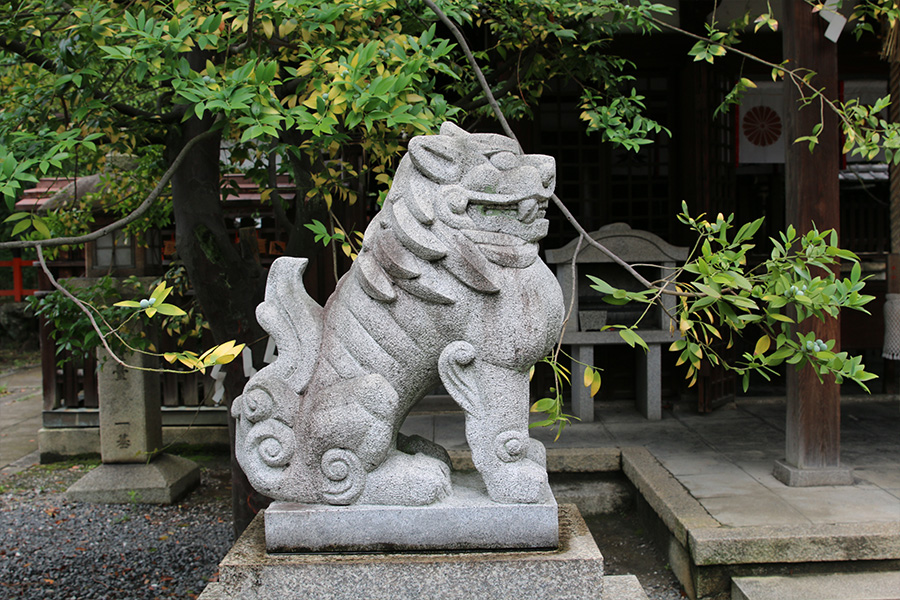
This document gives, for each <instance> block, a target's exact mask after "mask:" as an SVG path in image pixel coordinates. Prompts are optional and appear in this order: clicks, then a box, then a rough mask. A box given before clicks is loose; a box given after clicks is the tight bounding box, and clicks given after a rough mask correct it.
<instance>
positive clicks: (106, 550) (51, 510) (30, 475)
mask: <svg viewBox="0 0 900 600" xmlns="http://www.w3.org/2000/svg"><path fill="white" fill-rule="evenodd" d="M192 458H195V459H197V458H198V457H192ZM198 462H200V464H201V467H203V468H202V478H203V480H202V485H201V487H200V488H199V489H198V490H197V491H195V492H193V493H191V494H190V495H188V496H187V497H186V498H185V499H184V500H183V501H182V502H181V503H180V504H176V505H173V506H168V507H163V506H154V505H149V504H127V505H101V504H82V503H74V502H69V501H68V500H66V499H65V496H64V495H63V492H64V491H65V489H66V488H67V487H68V486H69V485H71V484H72V483H74V482H75V481H77V480H78V478H80V477H81V476H82V475H84V473H85V472H86V471H87V470H89V469H90V468H92V466H94V465H91V464H87V465H85V464H83V463H79V464H56V465H48V466H36V467H31V468H30V469H28V470H26V471H23V472H22V473H19V474H16V475H12V476H9V477H6V478H4V479H0V598H10V599H12V598H16V599H22V600H32V599H33V600H55V599H58V600H69V599H72V600H89V599H94V598H97V599H101V598H102V599H104V600H116V599H123V600H124V599H128V600H141V599H148V600H152V599H156V598H195V597H196V596H198V595H199V594H200V592H201V591H203V588H204V587H205V586H206V584H207V582H208V581H210V579H211V578H214V577H215V576H216V574H217V571H218V567H217V565H218V562H219V561H220V560H221V559H222V557H223V556H224V555H225V553H226V552H227V551H228V549H229V548H230V547H231V544H232V530H231V515H230V491H229V488H228V482H229V480H230V474H229V472H228V468H227V461H222V460H221V459H217V460H212V461H210V460H207V461H203V460H198Z"/></svg>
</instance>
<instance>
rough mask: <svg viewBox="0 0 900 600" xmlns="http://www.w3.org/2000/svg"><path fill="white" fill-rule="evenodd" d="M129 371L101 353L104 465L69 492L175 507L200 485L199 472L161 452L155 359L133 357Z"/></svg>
mask: <svg viewBox="0 0 900 600" xmlns="http://www.w3.org/2000/svg"><path fill="white" fill-rule="evenodd" d="M123 360H124V362H126V363H127V364H129V365H133V366H135V367H140V368H136V369H130V368H126V367H125V366H123V365H121V364H119V363H118V362H116V361H114V360H112V359H111V358H110V357H109V356H108V354H106V352H105V351H103V350H101V351H100V352H99V361H98V362H99V363H100V368H99V371H98V373H97V387H98V392H99V396H100V457H101V460H102V461H103V464H101V465H100V466H99V467H97V468H96V469H94V470H93V471H91V472H90V473H88V474H87V475H86V476H85V477H83V478H81V479H80V480H79V481H77V482H76V483H75V484H74V485H73V486H72V487H70V488H69V490H68V491H67V492H66V493H67V495H68V497H69V498H71V499H73V500H80V501H84V502H110V503H116V502H144V503H150V504H171V503H172V502H174V501H176V500H177V499H178V498H180V497H181V496H182V495H184V494H185V493H186V492H188V491H190V490H191V489H192V488H194V487H195V486H196V485H197V484H198V483H199V482H200V469H199V468H198V467H197V465H196V464H195V463H194V462H193V461H190V460H188V459H185V458H181V457H178V456H172V455H169V454H161V449H162V413H161V410H160V381H159V374H158V373H155V372H153V371H151V370H142V369H141V368H147V369H150V368H152V367H153V366H155V365H154V364H153V359H152V358H151V357H149V356H147V355H144V354H140V353H132V354H128V355H126V356H125V357H124V359H123Z"/></svg>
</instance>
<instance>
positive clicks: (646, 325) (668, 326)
mask: <svg viewBox="0 0 900 600" xmlns="http://www.w3.org/2000/svg"><path fill="white" fill-rule="evenodd" d="M590 235H591V237H592V238H593V239H594V240H596V241H597V242H599V243H600V244H602V245H603V246H605V247H606V248H608V249H609V250H610V251H611V252H613V253H614V254H616V255H617V256H619V257H620V258H622V259H623V260H625V261H626V262H628V263H629V264H631V265H640V266H639V267H638V271H639V272H641V274H642V275H643V276H644V277H646V278H647V279H649V280H650V281H655V280H657V279H660V278H661V277H664V276H665V275H667V274H670V273H671V272H672V269H674V268H675V266H676V264H680V263H683V262H684V261H685V260H686V259H687V256H688V248H684V247H677V246H673V245H671V244H669V243H668V242H666V241H664V240H663V239H662V238H660V237H659V236H657V235H654V234H652V233H650V232H647V231H640V230H635V229H632V228H631V227H630V226H628V225H627V224H625V223H613V224H610V225H606V226H605V227H601V228H600V229H598V230H597V231H594V232H592V233H591V234H590ZM577 247H578V239H577V238H576V239H574V240H572V241H571V242H569V243H568V244H566V245H565V246H563V247H562V248H557V249H555V250H547V252H546V256H547V264H548V265H551V267H552V268H554V269H555V270H556V276H557V279H558V280H559V284H560V286H561V287H562V291H563V297H564V298H565V302H566V309H568V307H569V305H570V303H572V315H571V316H570V317H569V321H568V324H567V326H566V330H565V333H564V334H563V344H564V345H568V346H571V349H572V350H571V351H572V358H573V359H574V360H573V362H572V411H573V413H574V415H575V416H576V417H578V418H579V419H581V420H582V421H593V420H594V399H593V398H592V397H591V395H590V390H589V389H588V388H586V387H584V386H583V385H582V383H581V382H582V380H583V377H584V369H585V365H593V362H594V346H598V345H606V344H624V343H625V342H624V341H623V340H622V338H621V337H620V336H619V333H618V331H616V330H607V331H602V330H601V329H602V327H603V326H604V324H605V325H614V324H622V325H633V324H634V322H635V321H636V320H637V318H638V316H639V315H640V313H641V312H643V309H644V308H645V305H634V303H630V304H628V305H626V306H624V307H618V306H613V305H609V304H605V303H603V301H602V294H600V293H599V292H597V291H596V290H594V289H593V288H591V287H590V283H591V281H590V280H589V279H588V278H587V277H586V275H594V276H595V277H599V278H601V279H603V280H604V281H606V282H607V283H609V284H610V285H612V286H614V287H618V288H623V289H628V290H631V291H639V290H640V289H642V288H641V286H640V284H639V283H638V282H637V280H636V279H634V277H633V276H632V275H631V274H629V273H628V272H627V271H625V269H623V268H622V267H621V266H619V265H617V264H616V263H614V262H613V261H612V259H611V258H609V257H608V256H607V255H606V254H604V253H602V252H601V251H600V250H598V249H597V248H595V247H593V246H590V245H588V244H587V243H586V242H582V244H581V249H580V250H579V252H578V256H577V257H575V259H574V260H573V257H574V255H575V249H576V248H577ZM573 282H574V289H575V291H576V293H575V297H574V302H573V298H572V291H573ZM633 305H634V306H633ZM662 305H663V307H664V308H665V310H664V308H661V307H654V308H651V310H650V312H649V313H648V314H647V315H646V316H645V317H644V318H643V319H642V321H641V323H640V324H639V325H638V333H639V334H640V336H641V338H643V340H644V341H645V342H647V346H648V348H649V351H648V352H646V353H644V352H642V351H640V350H639V351H638V354H637V365H636V369H637V381H636V391H637V393H636V398H635V403H636V405H637V408H638V410H639V411H640V412H641V413H642V414H643V415H644V416H645V417H646V418H647V419H650V420H658V419H661V418H662V401H661V400H662V384H661V372H662V369H661V354H662V352H661V346H663V345H665V346H666V347H668V346H669V345H670V344H671V343H672V342H673V341H675V340H676V339H678V337H679V336H680V334H679V332H678V327H677V325H676V324H675V323H674V322H673V321H672V319H670V318H669V316H668V315H667V314H666V310H668V311H669V312H670V313H671V312H672V310H673V309H674V308H675V297H674V296H663V297H662ZM601 366H602V365H601Z"/></svg>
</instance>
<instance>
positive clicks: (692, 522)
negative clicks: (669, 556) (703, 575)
mask: <svg viewBox="0 0 900 600" xmlns="http://www.w3.org/2000/svg"><path fill="white" fill-rule="evenodd" d="M622 471H624V473H625V476H626V477H628V479H629V480H630V481H631V483H632V484H634V487H636V488H637V490H638V492H639V493H640V494H641V496H643V498H644V500H646V502H647V504H649V505H650V507H651V508H652V509H653V510H654V512H656V514H657V515H658V516H659V518H660V519H661V520H662V522H663V523H664V524H665V525H666V527H667V528H668V529H669V531H671V532H672V535H673V536H675V539H677V540H678V541H679V542H680V543H681V544H682V545H683V546H685V547H687V545H688V533H689V531H691V530H693V529H698V528H699V529H706V528H716V527H719V526H720V524H719V522H718V521H716V520H715V519H714V518H712V517H711V516H710V514H709V513H708V512H706V509H705V508H703V505H702V504H700V502H698V501H697V500H696V499H695V498H694V497H693V496H691V495H690V494H689V493H688V491H687V490H686V489H685V488H684V486H683V485H681V483H679V482H678V480H677V479H675V477H674V476H672V474H671V473H669V471H667V470H666V468H665V467H663V466H662V465H661V464H660V463H659V461H658V460H656V457H654V456H653V454H651V453H650V451H649V450H647V449H646V448H643V447H626V448H622Z"/></svg>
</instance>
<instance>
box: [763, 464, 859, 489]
mask: <svg viewBox="0 0 900 600" xmlns="http://www.w3.org/2000/svg"><path fill="white" fill-rule="evenodd" d="M772 475H773V476H774V477H775V479H777V480H778V481H780V482H781V483H783V484H785V485H787V486H790V487H815V486H819V485H853V469H850V468H847V467H841V466H834V467H822V468H809V467H807V468H800V467H797V466H794V465H792V464H790V463H788V462H787V461H786V460H776V461H775V467H774V469H773V470H772Z"/></svg>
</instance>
